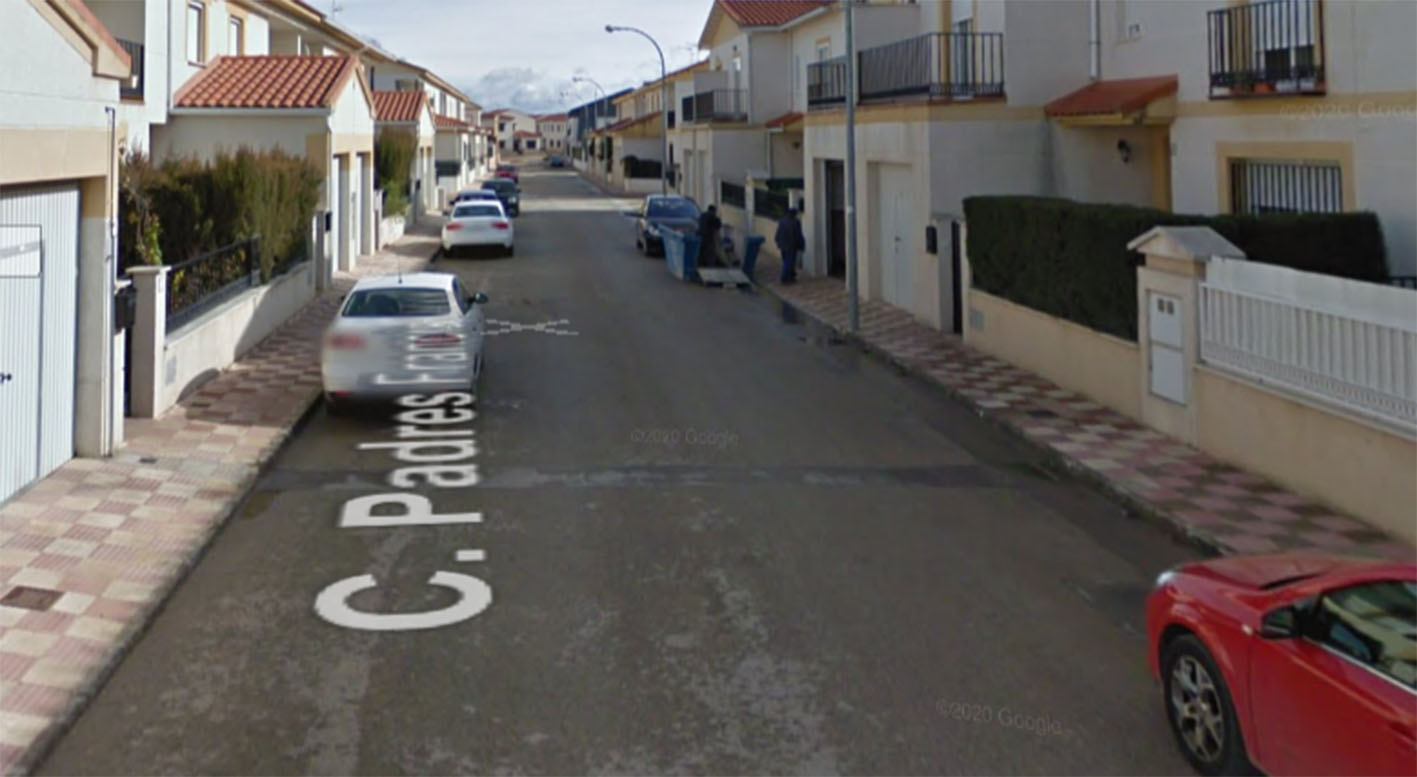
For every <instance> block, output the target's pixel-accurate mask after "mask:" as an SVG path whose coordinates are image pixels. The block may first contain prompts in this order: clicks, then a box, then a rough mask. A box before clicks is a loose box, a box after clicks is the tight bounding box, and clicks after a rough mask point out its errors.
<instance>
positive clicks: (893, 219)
mask: <svg viewBox="0 0 1417 777" xmlns="http://www.w3.org/2000/svg"><path fill="white" fill-rule="evenodd" d="M909 181H910V168H908V167H905V166H903V165H880V166H879V167H877V169H876V187H877V188H876V197H877V200H876V203H877V205H876V207H877V210H876V212H877V214H878V217H879V219H880V223H879V224H878V226H877V228H876V230H877V231H876V234H877V240H878V245H877V246H876V251H877V253H876V255H877V256H879V257H880V261H881V296H882V297H883V298H884V299H885V301H886V302H889V303H890V304H892V305H895V306H896V307H898V308H903V309H906V310H909V309H911V308H912V307H913V302H914V294H915V283H914V272H913V270H914V268H913V266H912V262H911V258H912V251H911V250H910V234H911V233H910V227H909V223H910V214H909V205H910V203H909V201H908V198H907V196H906V192H907V191H908V189H907V187H908V184H909Z"/></svg>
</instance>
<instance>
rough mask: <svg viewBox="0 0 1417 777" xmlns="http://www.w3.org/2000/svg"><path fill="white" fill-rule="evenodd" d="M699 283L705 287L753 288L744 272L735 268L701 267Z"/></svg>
mask: <svg viewBox="0 0 1417 777" xmlns="http://www.w3.org/2000/svg"><path fill="white" fill-rule="evenodd" d="M699 282H700V283H702V284H703V285H705V286H738V287H743V286H751V285H752V282H751V281H749V280H748V276H746V275H744V274H743V271H742V270H739V269H737V268H734V267H700V268H699Z"/></svg>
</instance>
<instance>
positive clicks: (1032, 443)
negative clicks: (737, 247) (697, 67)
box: [754, 284, 1235, 556]
mask: <svg viewBox="0 0 1417 777" xmlns="http://www.w3.org/2000/svg"><path fill="white" fill-rule="evenodd" d="M754 288H757V289H760V290H762V291H763V292H765V293H766V294H768V295H769V296H771V297H772V298H773V299H775V300H777V301H778V302H780V303H781V304H783V305H786V306H788V307H790V308H792V309H793V310H796V311H797V312H798V313H799V314H801V315H803V316H806V317H807V318H810V319H812V320H813V321H815V322H817V323H818V324H820V325H822V326H825V327H827V328H828V329H830V330H832V331H833V332H836V333H837V334H838V335H840V336H841V337H842V338H843V340H844V341H846V342H848V343H851V344H852V345H854V346H856V347H857V348H859V349H861V350H862V351H865V352H866V353H868V354H870V355H871V356H873V357H875V358H877V359H879V360H881V361H883V362H885V363H887V364H889V365H891V366H892V367H895V368H896V369H897V370H899V371H900V372H901V373H903V374H904V375H906V376H907V377H909V378H911V379H913V380H917V381H920V382H921V383H924V384H925V385H927V386H929V387H931V388H933V389H936V390H938V391H943V392H944V394H945V395H946V396H948V397H949V398H950V399H952V400H954V401H955V402H957V403H959V404H961V405H963V406H964V407H966V408H967V409H969V410H970V411H971V412H973V413H974V415H976V416H977V417H979V418H980V419H982V420H984V421H985V422H987V423H989V424H990V425H991V426H993V427H995V428H996V429H1001V430H1003V431H1005V432H1007V433H1009V435H1010V436H1012V437H1014V438H1016V439H1018V440H1021V441H1022V442H1024V443H1026V444H1027V445H1028V446H1029V447H1030V448H1032V449H1033V450H1035V451H1037V452H1038V453H1040V454H1042V456H1043V460H1044V464H1045V465H1046V466H1047V467H1048V469H1050V470H1052V471H1054V472H1057V473H1059V474H1062V475H1066V476H1068V477H1071V478H1073V479H1074V480H1077V481H1080V482H1083V483H1085V484H1086V485H1088V486H1089V487H1091V488H1092V489H1093V490H1095V491H1097V492H1099V493H1101V494H1102V495H1103V496H1106V497H1107V498H1108V499H1110V500H1111V501H1113V502H1116V503H1118V504H1120V505H1121V506H1122V507H1123V508H1124V509H1125V510H1126V511H1127V513H1128V514H1129V515H1131V516H1133V517H1136V518H1139V519H1141V520H1144V521H1146V522H1147V523H1149V524H1151V525H1153V526H1156V527H1157V528H1159V529H1161V530H1163V531H1165V532H1166V534H1168V535H1169V536H1171V537H1172V539H1175V540H1177V541H1179V542H1181V543H1183V544H1185V545H1187V546H1189V547H1191V548H1193V549H1195V550H1198V551H1200V552H1202V553H1205V554H1206V555H1208V556H1224V555H1231V554H1233V553H1234V552H1235V551H1233V550H1230V549H1229V548H1227V547H1225V545H1224V544H1222V543H1221V542H1220V541H1218V540H1217V539H1215V538H1214V537H1213V536H1211V535H1210V534H1208V533H1206V532H1204V531H1201V530H1198V529H1196V528H1195V527H1193V526H1190V525H1188V524H1186V523H1185V522H1183V521H1181V520H1179V519H1177V518H1175V517H1174V516H1172V515H1171V514H1170V513H1168V512H1167V511H1166V510H1164V509H1162V508H1160V507H1157V506H1156V505H1154V504H1152V503H1151V502H1148V501H1147V500H1145V499H1143V498H1141V497H1139V496H1137V495H1136V494H1133V493H1131V492H1130V491H1128V490H1126V489H1125V488H1123V487H1121V486H1119V485H1117V484H1116V483H1114V482H1112V481H1111V480H1108V479H1107V478H1106V477H1105V476H1104V475H1102V474H1101V473H1098V472H1097V471H1095V470H1093V469H1091V468H1089V467H1087V466H1086V465H1084V464H1082V463H1081V462H1079V461H1077V460H1076V459H1074V458H1072V457H1071V456H1068V455H1067V454H1066V453H1063V452H1062V451H1059V450H1056V449H1054V448H1053V447H1051V446H1048V445H1044V444H1042V443H1040V442H1038V441H1037V440H1035V439H1034V438H1032V437H1030V436H1028V434H1027V433H1026V432H1024V430H1023V427H1021V426H1019V425H1018V424H1016V423H1014V422H1013V421H1011V420H1009V419H1008V418H1005V417H1001V416H1000V415H998V414H997V413H992V412H990V411H989V410H987V409H986V408H981V407H979V406H978V405H976V404H975V403H974V401H973V400H971V399H970V398H969V397H967V396H965V395H964V394H961V393H959V390H958V389H956V388H954V387H953V386H950V385H948V384H946V383H943V382H941V381H939V380H936V379H935V378H933V377H931V376H930V375H928V374H926V373H925V372H924V371H922V370H920V369H918V368H916V367H914V366H912V365H910V364H908V363H906V362H905V360H903V359H901V358H899V357H897V356H895V355H894V354H892V353H890V352H889V351H887V350H886V349H884V348H882V347H881V346H879V345H876V344H874V343H871V342H869V341H867V340H866V339H864V338H863V337H861V336H860V335H854V334H851V333H850V332H847V331H845V330H844V329H840V328H838V327H837V326H836V325H835V324H833V323H831V322H830V321H827V320H826V319H824V318H822V317H821V316H818V315H817V314H816V313H813V312H811V311H809V310H806V309H805V308H802V307H799V306H798V305H797V304H796V303H794V302H793V301H792V300H790V299H788V298H787V297H784V296H783V295H782V294H780V293H779V292H778V290H777V289H776V287H774V286H771V285H768V284H761V285H760V284H754Z"/></svg>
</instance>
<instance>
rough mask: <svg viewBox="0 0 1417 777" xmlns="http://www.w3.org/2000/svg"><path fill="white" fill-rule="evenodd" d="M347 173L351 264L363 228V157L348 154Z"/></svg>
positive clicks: (357, 254)
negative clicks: (348, 168) (361, 198)
mask: <svg viewBox="0 0 1417 777" xmlns="http://www.w3.org/2000/svg"><path fill="white" fill-rule="evenodd" d="M349 161H350V165H351V172H350V174H349V258H350V261H351V266H353V260H354V257H356V256H359V236H360V234H362V232H363V229H364V218H363V214H364V207H363V205H364V203H363V202H361V201H360V193H361V192H360V190H361V189H363V188H364V187H363V186H361V185H360V183H361V182H362V181H363V180H364V164H363V162H364V157H361V156H360V155H358V154H350V155H349Z"/></svg>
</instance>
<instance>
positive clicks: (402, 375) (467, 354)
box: [320, 272, 487, 412]
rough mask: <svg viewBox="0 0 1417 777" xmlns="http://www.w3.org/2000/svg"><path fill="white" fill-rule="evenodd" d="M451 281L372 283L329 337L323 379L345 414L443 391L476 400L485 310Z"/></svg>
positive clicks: (360, 289) (428, 277) (430, 277)
mask: <svg viewBox="0 0 1417 777" xmlns="http://www.w3.org/2000/svg"><path fill="white" fill-rule="evenodd" d="M486 304H487V295H485V294H482V293H480V292H479V293H477V294H470V293H468V291H467V290H466V289H465V288H464V287H463V285H462V281H460V280H459V279H458V277H457V276H456V275H453V274H451V273H438V272H420V273H411V274H407V275H384V276H379V277H377V278H365V279H364V280H361V281H360V282H359V283H357V284H356V285H355V287H354V288H353V289H352V290H351V291H350V292H349V296H347V297H346V298H345V301H344V305H343V306H342V307H341V308H340V312H339V315H338V316H337V317H336V318H335V320H334V322H332V323H331V324H330V326H329V329H328V330H327V331H326V332H325V339H324V343H323V347H322V348H321V352H320V375H321V378H322V379H323V382H324V392H325V401H326V403H327V404H328V406H329V409H330V411H331V412H339V411H341V410H343V409H345V407H346V406H347V405H348V404H350V403H352V402H356V401H361V400H393V399H397V398H398V397H401V396H406V395H410V394H430V393H436V392H442V391H472V392H474V394H475V393H476V387H477V378H478V376H479V375H480V374H481V372H482V337H483V333H484V332H485V331H486V323H485V322H486V319H485V316H484V315H483V310H482V309H483V306H484V305H486Z"/></svg>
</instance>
